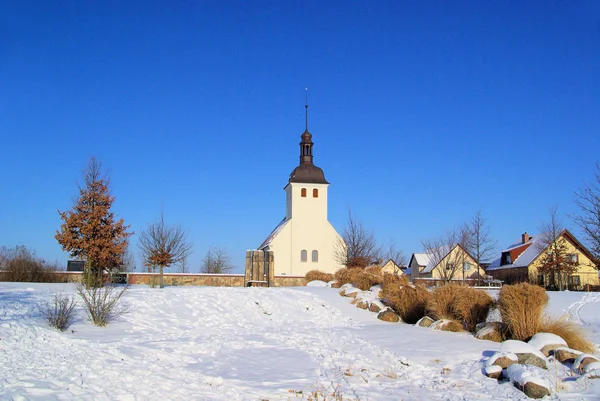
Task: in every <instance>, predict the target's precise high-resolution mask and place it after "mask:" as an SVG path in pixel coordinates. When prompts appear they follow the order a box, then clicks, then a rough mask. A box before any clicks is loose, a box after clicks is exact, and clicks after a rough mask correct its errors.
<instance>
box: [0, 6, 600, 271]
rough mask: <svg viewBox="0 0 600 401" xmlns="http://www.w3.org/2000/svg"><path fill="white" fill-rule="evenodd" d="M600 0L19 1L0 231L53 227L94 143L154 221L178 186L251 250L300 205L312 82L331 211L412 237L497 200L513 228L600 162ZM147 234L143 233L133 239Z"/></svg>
mask: <svg viewBox="0 0 600 401" xmlns="http://www.w3.org/2000/svg"><path fill="white" fill-rule="evenodd" d="M599 49H600V3H599V2H595V1H574V2H542V1H531V2H519V1H497V2H496V1H494V2H487V1H486V2H480V1H473V2H447V1H433V2H402V1H378V2H367V1H357V2H355V1H345V2H317V1H284V2H280V1H266V2H250V1H248V2H242V1H222V2H217V1H180V2H166V1H165V2H161V1H144V2H134V1H129V2H117V1H109V2H76V1H65V2H58V3H57V4H52V3H51V2H45V1H39V2H31V1H18V2H8V1H6V2H0V136H1V138H2V140H1V144H2V145H1V147H0V149H1V152H2V156H1V157H0V245H5V246H14V245H26V246H28V247H30V248H32V249H35V250H36V251H37V253H38V255H39V256H41V257H44V258H46V259H49V260H58V261H59V262H61V263H64V262H66V260H67V259H68V255H67V254H65V253H63V252H62V251H61V250H60V246H59V245H58V243H57V242H56V240H55V239H54V234H55V232H56V230H57V229H58V227H59V226H60V223H61V221H60V219H59V216H58V213H57V209H60V210H65V209H69V208H70V207H71V206H72V201H73V199H74V198H75V196H76V195H77V187H76V182H77V181H79V180H80V178H81V170H82V169H83V167H84V166H85V164H86V161H87V160H88V158H89V157H90V156H92V155H94V156H96V157H98V158H99V159H100V160H102V162H103V164H104V166H105V167H106V168H108V169H110V176H111V181H112V192H113V195H114V196H115V197H116V202H115V204H114V211H115V212H116V213H117V214H118V215H119V216H120V217H123V218H124V219H125V221H126V222H127V223H128V224H130V225H131V228H132V229H133V230H134V231H136V232H138V233H139V232H140V231H141V230H142V229H143V228H144V227H145V226H146V225H147V224H148V223H149V222H151V221H153V220H154V219H156V218H157V217H158V215H159V213H160V210H161V207H164V211H165V218H166V220H167V221H168V222H172V223H181V224H183V225H184V226H185V227H186V228H187V229H188V231H189V236H190V238H191V239H192V240H193V243H194V254H193V255H192V257H191V259H190V263H191V266H190V267H191V270H192V271H197V270H198V269H199V266H200V261H201V259H202V256H203V255H204V253H205V252H206V250H207V248H208V247H209V246H211V245H213V246H220V247H226V248H227V249H229V251H230V254H231V256H232V259H233V262H234V263H235V265H236V266H237V271H241V270H242V265H243V258H244V251H245V250H246V249H251V248H254V247H256V246H258V245H259V244H260V243H261V242H262V240H263V239H264V238H265V237H266V236H267V235H268V234H269V232H270V231H271V230H272V229H273V228H274V227H275V226H276V225H277V223H278V222H279V221H280V220H281V218H282V217H283V216H284V215H285V193H284V191H283V190H282V188H283V187H284V186H285V184H286V182H287V179H288V176H289V173H290V172H291V171H292V169H293V168H294V167H295V166H296V165H297V164H298V142H299V140H300V134H301V133H302V131H303V130H304V88H305V87H308V88H309V104H310V109H309V110H310V122H309V128H310V131H311V133H312V134H313V139H314V141H315V147H314V154H315V163H316V164H317V165H318V166H319V167H321V168H323V169H324V171H325V175H326V178H327V180H328V181H330V182H331V186H330V187H329V220H330V221H331V222H332V224H333V225H334V227H336V228H337V229H338V231H341V229H342V228H343V227H344V225H345V223H346V217H347V210H348V208H350V209H351V210H352V211H353V213H354V214H355V215H356V216H357V218H358V219H359V220H361V221H362V222H363V223H364V224H365V226H367V227H368V228H371V229H373V230H374V231H375V233H376V235H377V237H378V238H379V239H380V240H381V242H386V241H388V240H389V239H393V240H394V241H395V242H396V244H397V246H398V247H399V248H401V249H402V250H403V251H404V253H405V254H406V255H407V256H410V254H411V253H412V252H417V251H420V250H421V245H420V241H421V240H422V239H425V238H429V237H435V236H437V235H439V234H441V233H442V232H444V231H445V230H447V229H450V228H452V227H453V226H455V225H457V224H460V223H461V222H463V221H465V220H468V219H469V218H470V217H471V216H472V214H473V213H475V212H476V211H477V210H478V209H480V208H481V209H482V211H483V214H484V215H485V216H486V217H487V219H488V222H489V224H490V226H491V229H492V233H493V235H494V237H495V238H496V239H497V240H498V242H499V245H500V246H504V245H508V244H510V243H511V242H513V241H514V240H515V239H517V238H518V237H519V236H520V234H521V233H522V232H523V231H528V232H529V233H536V232H537V230H538V228H539V227H540V224H541V223H542V222H543V221H544V220H546V219H547V216H548V209H549V208H550V207H551V206H553V205H558V207H559V213H561V214H562V215H563V217H564V222H565V223H566V225H567V227H569V228H573V231H574V232H575V233H578V231H577V230H576V229H575V227H572V226H573V225H572V223H571V222H570V220H569V219H568V217H567V215H568V214H569V213H573V212H574V211H575V207H574V204H573V191H574V190H576V189H577V188H578V187H579V186H580V185H581V184H582V182H583V181H584V180H588V181H589V180H591V178H592V177H593V173H594V168H595V163H596V162H597V161H598V160H599V156H598V148H599V145H600V135H599V127H600V73H599V71H600V51H599ZM136 241H137V239H136V237H135V236H134V237H133V243H134V246H133V248H134V249H136V246H135V243H136Z"/></svg>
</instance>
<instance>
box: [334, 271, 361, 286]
mask: <svg viewBox="0 0 600 401" xmlns="http://www.w3.org/2000/svg"><path fill="white" fill-rule="evenodd" d="M362 271H363V269H361V268H356V267H355V268H351V269H347V268H345V267H343V268H341V269H339V270H338V271H336V272H335V274H334V275H333V278H334V279H335V280H336V281H337V282H338V283H339V285H344V284H348V283H353V282H354V280H355V278H356V276H357V275H358V274H359V273H360V272H362Z"/></svg>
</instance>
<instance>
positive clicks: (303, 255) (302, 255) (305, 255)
mask: <svg viewBox="0 0 600 401" xmlns="http://www.w3.org/2000/svg"><path fill="white" fill-rule="evenodd" d="M307 259H308V252H306V249H303V250H301V251H300V262H306V260H307Z"/></svg>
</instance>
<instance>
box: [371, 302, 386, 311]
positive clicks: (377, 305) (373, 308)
mask: <svg viewBox="0 0 600 401" xmlns="http://www.w3.org/2000/svg"><path fill="white" fill-rule="evenodd" d="M383 309H385V306H384V305H383V303H381V301H379V300H375V301H372V302H371V304H370V305H369V310H370V311H371V312H380V311H382V310H383Z"/></svg>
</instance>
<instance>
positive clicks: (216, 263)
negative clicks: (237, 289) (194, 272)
mask: <svg viewBox="0 0 600 401" xmlns="http://www.w3.org/2000/svg"><path fill="white" fill-rule="evenodd" d="M231 269H233V266H232V265H231V262H230V258H229V253H228V252H227V250H226V249H224V248H219V247H212V246H211V247H210V248H208V251H206V255H204V259H202V266H201V267H200V272H201V273H210V274H223V273H227V272H229V271H230V270H231Z"/></svg>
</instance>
